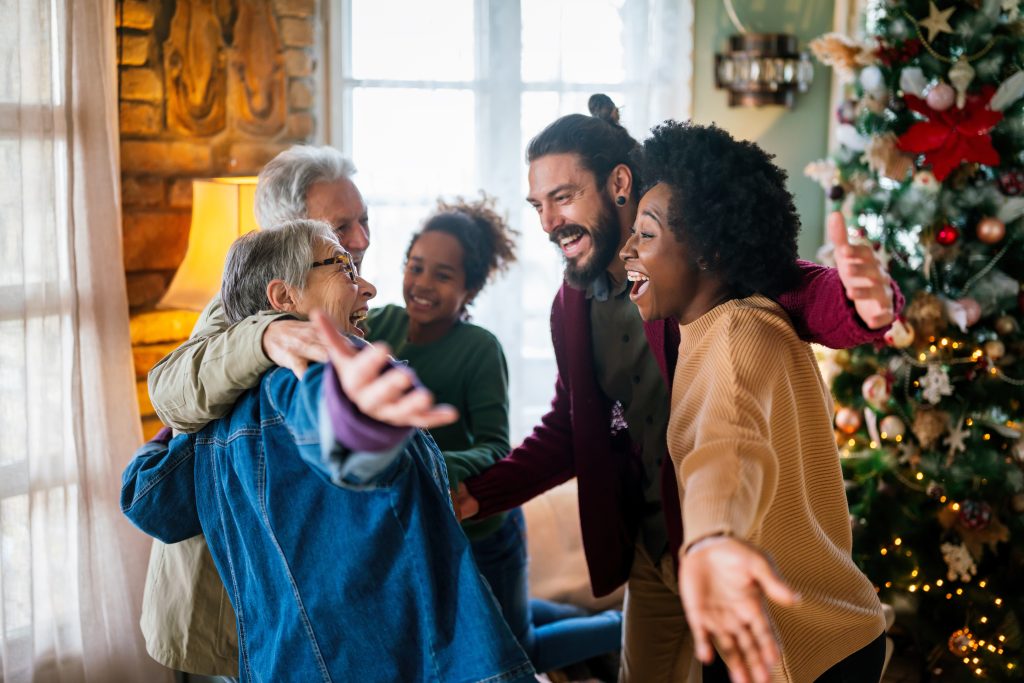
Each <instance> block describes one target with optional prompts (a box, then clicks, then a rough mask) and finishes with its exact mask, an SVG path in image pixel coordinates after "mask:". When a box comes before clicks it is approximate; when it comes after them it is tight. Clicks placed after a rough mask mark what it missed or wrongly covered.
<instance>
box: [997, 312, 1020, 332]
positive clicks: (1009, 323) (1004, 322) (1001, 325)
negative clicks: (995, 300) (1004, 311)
mask: <svg viewBox="0 0 1024 683" xmlns="http://www.w3.org/2000/svg"><path fill="white" fill-rule="evenodd" d="M995 328H996V332H998V333H999V334H1001V335H1003V336H1004V337H1005V336H1006V335H1008V334H1013V333H1014V332H1016V331H1017V321H1016V320H1014V319H1013V316H1009V315H1001V316H999V317H998V318H997V319H996V324H995Z"/></svg>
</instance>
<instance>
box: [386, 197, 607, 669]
mask: <svg viewBox="0 0 1024 683" xmlns="http://www.w3.org/2000/svg"><path fill="white" fill-rule="evenodd" d="M516 235H517V233H516V232H515V231H514V230H512V229H511V228H510V227H509V225H508V223H507V222H506V221H505V219H504V218H503V217H502V216H501V215H499V214H498V212H497V211H496V210H495V206H494V201H493V200H492V199H490V198H488V197H487V196H486V195H484V196H482V197H481V198H480V199H479V200H476V201H466V200H464V199H462V198H459V199H457V200H456V201H454V202H445V201H439V202H438V205H437V210H436V211H435V212H434V213H433V214H432V215H431V216H429V217H428V218H427V220H426V221H425V222H424V224H423V227H422V229H421V230H420V231H419V232H418V233H416V234H415V235H413V237H412V240H411V241H410V243H409V247H408V249H407V250H406V261H405V275H404V279H403V283H402V294H403V297H404V299H405V307H404V308H403V307H401V306H396V305H390V306H383V307H381V308H375V309H372V310H371V311H370V313H369V317H368V318H367V321H366V322H367V328H368V338H369V339H370V340H371V341H383V342H386V343H387V344H389V345H390V346H391V348H392V349H393V353H394V355H395V357H396V358H399V359H401V360H404V361H406V362H408V364H409V366H410V367H411V368H413V369H414V370H415V371H416V374H417V375H418V376H419V378H420V381H421V382H422V383H423V385H424V386H426V387H427V388H428V389H430V390H431V391H432V392H433V393H434V395H435V397H436V399H437V401H438V402H440V403H446V404H450V405H453V406H455V407H456V408H458V411H459V419H458V420H457V421H456V422H454V423H453V424H450V425H446V426H443V427H438V428H436V429H433V430H431V435H432V436H433V437H434V440H435V441H436V442H437V445H438V447H439V448H440V449H441V451H442V454H443V455H444V459H445V463H446V464H447V466H448V479H449V482H450V484H451V486H452V490H453V491H455V490H457V489H458V486H459V482H461V481H462V480H463V479H465V478H466V477H469V476H472V475H475V474H479V473H480V472H483V471H484V470H486V469H487V468H488V467H490V466H491V465H493V464H494V463H495V462H497V461H498V460H501V459H502V458H504V457H505V456H506V455H508V452H509V450H510V444H509V418H508V412H509V403H508V365H507V363H506V361H505V354H504V351H503V350H502V347H501V343H500V342H499V341H498V339H497V338H496V337H495V336H494V335H493V334H491V333H490V332H488V331H487V330H485V329H484V328H482V327H479V326H477V325H474V324H472V323H470V322H469V321H468V318H469V315H468V307H469V306H470V304H472V302H473V301H474V299H475V298H476V297H477V295H479V294H480V292H481V291H482V290H483V288H484V286H485V285H486V284H487V282H488V281H489V280H490V279H491V278H492V277H493V276H495V275H496V274H498V273H501V272H504V271H506V270H507V269H508V267H509V265H510V264H511V263H513V262H514V261H515V258H516V256H515V241H514V239H515V236H516ZM463 529H464V531H465V532H466V535H467V536H468V537H469V539H470V544H471V547H472V550H473V556H474V558H475V559H476V562H477V566H478V568H479V569H480V572H481V574H483V576H484V578H485V579H486V580H487V583H488V584H489V585H490V587H491V590H492V591H493V593H494V596H495V598H496V599H497V600H498V603H499V604H500V605H501V608H502V612H503V614H504V616H505V619H506V621H508V623H509V626H510V627H511V629H512V632H513V634H514V635H515V636H516V638H517V639H518V640H519V642H520V643H521V644H522V645H523V648H524V649H525V650H526V652H527V654H528V655H529V656H530V659H531V660H532V661H533V663H534V666H535V667H536V669H537V670H538V671H548V670H551V669H557V668H560V667H563V666H567V665H569V664H572V663H575V662H578V661H582V660H585V659H588V658H590V657H593V656H596V655H599V654H603V653H606V652H610V651H614V650H617V649H618V648H619V644H620V639H621V628H622V617H621V614H620V613H619V612H617V611H609V612H603V613H601V614H597V615H594V616H588V615H587V614H586V612H583V611H582V610H579V609H577V608H575V607H572V606H569V605H559V604H555V603H550V602H545V601H537V600H534V601H531V600H529V593H528V585H527V575H526V569H527V555H526V538H525V525H524V520H523V513H522V511H521V510H520V509H518V508H517V509H515V510H512V511H510V512H508V513H504V514H500V515H494V516H492V517H488V518H486V519H482V520H467V521H465V522H463Z"/></svg>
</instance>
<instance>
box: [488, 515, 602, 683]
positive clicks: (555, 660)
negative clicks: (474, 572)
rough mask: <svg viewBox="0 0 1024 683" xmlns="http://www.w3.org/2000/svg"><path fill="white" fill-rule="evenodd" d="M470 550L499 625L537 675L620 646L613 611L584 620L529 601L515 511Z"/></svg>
mask: <svg viewBox="0 0 1024 683" xmlns="http://www.w3.org/2000/svg"><path fill="white" fill-rule="evenodd" d="M471 546H472V549H473V557H474V559H475V560H476V563H477V567H478V568H479V569H480V573H481V574H482V575H483V577H484V579H486V580H487V583H488V585H490V587H491V591H492V592H493V593H494V597H495V598H496V599H497V600H498V604H499V605H500V606H501V611H502V614H503V615H504V617H505V621H507V622H508V625H509V627H510V628H511V629H512V634H513V635H514V636H515V637H516V639H517V640H519V643H520V644H521V645H522V646H523V649H524V650H526V654H527V655H529V657H530V660H531V661H532V662H533V666H534V668H535V669H537V671H541V672H542V671H551V670H552V669H558V668H561V667H564V666H568V665H570V664H574V663H576V662H581V661H583V660H585V659H590V658H591V657H595V656H597V655H601V654H604V653H606V652H613V651H615V650H618V649H619V648H620V647H621V646H622V613H621V612H619V611H618V610H608V611H606V612H601V613H599V614H594V615H590V614H589V613H587V612H586V611H585V610H582V609H580V608H579V607H575V606H572V605H563V604H559V603H554V602H548V601H546V600H531V599H530V597H529V596H530V591H529V580H528V578H527V556H526V522H525V520H524V518H523V511H522V510H521V509H519V508H516V509H515V510H512V511H511V512H510V513H509V514H508V515H507V517H506V519H505V521H504V523H503V524H502V525H501V527H499V528H498V530H497V531H495V532H494V533H493V534H491V535H490V536H487V537H485V538H481V539H478V540H475V541H472V543H471Z"/></svg>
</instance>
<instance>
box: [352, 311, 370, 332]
mask: <svg viewBox="0 0 1024 683" xmlns="http://www.w3.org/2000/svg"><path fill="white" fill-rule="evenodd" d="M366 314H367V310H366V308H360V309H359V310H358V311H355V312H354V313H352V315H350V316H349V317H348V321H349V323H351V324H352V329H353V331H354V332H355V334H357V335H359V336H360V337H364V336H366V334H365V332H364V331H363V328H362V325H363V323H364V322H366Z"/></svg>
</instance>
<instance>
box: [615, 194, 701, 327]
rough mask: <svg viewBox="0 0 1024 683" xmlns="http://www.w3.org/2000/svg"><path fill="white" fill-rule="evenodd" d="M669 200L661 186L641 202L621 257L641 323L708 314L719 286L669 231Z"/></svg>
mask: <svg viewBox="0 0 1024 683" xmlns="http://www.w3.org/2000/svg"><path fill="white" fill-rule="evenodd" d="M671 200H672V192H671V190H670V189H669V186H668V185H666V184H664V183H659V184H657V185H655V186H654V187H653V188H651V189H650V190H648V192H647V194H645V195H644V196H643V197H641V199H640V207H639V209H638V211H637V217H636V224H635V225H634V226H633V231H632V232H633V234H632V235H631V236H630V238H629V241H627V242H626V244H625V246H624V247H623V248H622V251H621V252H620V254H619V257H620V258H621V259H622V260H623V262H624V263H625V264H626V277H627V278H628V279H629V280H630V281H631V282H632V283H633V287H632V289H631V290H630V293H629V298H630V300H631V301H632V302H633V303H634V304H636V307H637V308H638V309H639V311H640V317H642V318H643V319H644V320H660V319H662V318H675V319H676V320H678V321H679V322H681V323H687V322H692V321H693V320H696V319H697V318H698V317H700V315H703V313H705V312H707V310H710V309H709V308H705V306H706V304H707V302H708V298H709V295H712V294H713V293H715V292H717V290H718V285H717V281H716V280H715V278H714V277H713V276H712V275H711V274H710V273H709V272H708V271H706V270H701V268H700V267H699V266H698V264H697V260H696V258H695V257H694V255H693V254H692V253H691V251H690V250H689V249H688V248H687V247H686V245H685V244H683V243H682V242H681V241H680V240H679V238H678V237H677V236H676V233H675V232H673V231H672V229H671V228H670V227H669V223H668V219H669V209H670V204H671Z"/></svg>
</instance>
